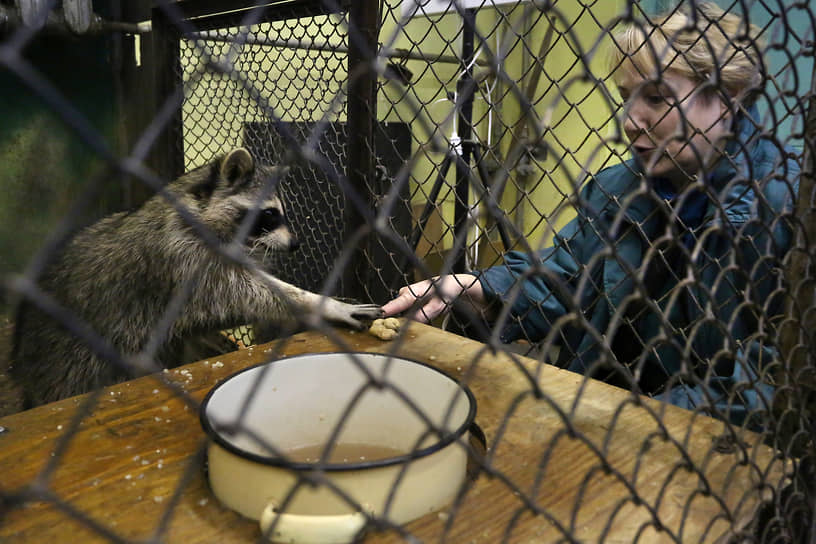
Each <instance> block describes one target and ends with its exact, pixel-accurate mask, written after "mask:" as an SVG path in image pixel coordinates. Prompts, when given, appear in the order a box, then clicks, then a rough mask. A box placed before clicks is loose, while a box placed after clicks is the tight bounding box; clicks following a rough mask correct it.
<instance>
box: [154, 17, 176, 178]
mask: <svg viewBox="0 0 816 544" xmlns="http://www.w3.org/2000/svg"><path fill="white" fill-rule="evenodd" d="M152 20H153V35H152V38H153V43H152V44H153V55H152V56H153V62H154V65H153V81H154V88H155V89H156V94H155V96H154V100H153V108H154V109H153V112H152V113H153V116H156V115H158V114H159V112H161V111H162V106H163V104H164V101H166V100H168V99H169V98H170V97H172V96H174V95H176V94H177V92H178V91H179V89H180V88H181V85H182V80H181V59H180V58H179V54H180V53H179V40H180V33H179V30H178V28H177V27H176V26H175V25H174V24H173V23H172V22H171V21H169V20H168V19H167V16H166V14H165V13H164V12H163V11H162V10H161V9H158V8H154V9H153V14H152ZM182 126H183V119H182V111H181V107H178V108H176V109H175V110H174V113H173V115H172V116H171V117H170V119H168V120H167V122H166V124H165V126H164V130H163V131H162V133H161V136H159V138H158V139H157V140H156V142H155V143H154V144H153V148H152V153H151V156H150V162H151V164H152V166H153V168H154V170H155V171H156V173H157V174H159V175H160V176H162V177H163V178H164V179H165V180H167V181H169V180H172V179H175V178H176V177H178V176H180V175H181V174H182V173H183V172H184V142H183V140H182Z"/></svg>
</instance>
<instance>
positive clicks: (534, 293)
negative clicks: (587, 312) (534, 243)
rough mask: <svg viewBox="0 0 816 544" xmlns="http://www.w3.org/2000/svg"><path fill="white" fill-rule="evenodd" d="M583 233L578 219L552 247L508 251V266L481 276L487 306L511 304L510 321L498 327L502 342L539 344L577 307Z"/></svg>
mask: <svg viewBox="0 0 816 544" xmlns="http://www.w3.org/2000/svg"><path fill="white" fill-rule="evenodd" d="M584 231H585V229H582V228H581V219H580V217H578V218H575V219H573V220H572V221H570V223H568V224H567V225H566V226H565V227H564V228H563V229H562V230H561V231H560V232H559V233H558V234H557V235H556V236H555V238H554V244H553V246H552V247H549V248H547V249H544V250H542V251H539V252H537V253H532V254H531V253H525V252H519V251H512V252H509V253H507V254H506V255H505V257H504V264H503V265H501V266H495V267H492V268H488V269H486V270H483V271H481V272H477V273H476V274H477V275H478V277H479V280H480V282H481V284H482V289H483V290H484V293H485V297H486V299H487V301H488V303H490V304H491V305H495V304H501V305H502V306H505V305H509V306H510V310H509V316H508V318H507V319H506V320H505V321H504V322H502V323H495V324H494V326H497V327H500V328H501V332H500V338H501V340H502V341H503V342H512V341H513V340H516V339H519V338H526V339H530V340H540V339H542V338H544V336H545V335H546V334H547V333H548V332H549V330H550V328H551V326H552V324H553V323H554V322H555V320H557V319H558V318H559V317H561V316H563V315H564V314H565V313H566V312H568V311H571V310H572V309H573V308H572V306H574V303H573V302H572V300H573V294H572V291H573V289H574V284H575V281H576V278H577V277H578V275H579V273H580V271H581V269H582V266H581V265H579V263H581V262H583V260H582V259H581V255H580V254H578V252H579V251H580V250H581V249H583V248H584V244H585V241H584V236H585V234H584Z"/></svg>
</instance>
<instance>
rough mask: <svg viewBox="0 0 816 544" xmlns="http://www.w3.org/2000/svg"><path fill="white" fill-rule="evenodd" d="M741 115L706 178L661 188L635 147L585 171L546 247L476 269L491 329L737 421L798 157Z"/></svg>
mask: <svg viewBox="0 0 816 544" xmlns="http://www.w3.org/2000/svg"><path fill="white" fill-rule="evenodd" d="M751 118H756V112H755V110H753V109H752V110H749V112H748V115H747V116H742V117H740V118H739V119H738V121H737V125H736V126H737V130H736V131H735V132H736V133H737V135H738V136H737V138H735V139H734V140H733V141H730V142H729V143H728V145H727V146H726V151H727V156H726V157H725V158H723V159H722V160H720V161H719V162H718V164H717V165H716V166H715V167H714V168H713V169H712V171H710V172H709V173H708V175H707V176H706V178H705V179H706V181H705V186H704V187H703V186H700V187H697V188H696V190H691V189H693V188H691V189H689V190H687V191H684V192H682V193H681V194H680V195H677V196H676V197H674V198H673V199H671V201H668V200H665V199H664V198H661V196H660V194H659V192H658V191H656V190H655V187H656V185H657V183H656V181H657V180H651V179H648V178H646V177H645V176H644V174H643V169H642V167H641V166H640V165H639V164H637V162H636V161H632V160H630V161H627V162H624V163H621V164H617V165H615V166H612V167H610V168H606V169H604V170H602V171H601V172H599V173H598V174H596V175H595V176H593V177H591V178H590V179H589V180H588V181H587V182H586V183H585V184H584V185H583V187H582V189H581V191H580V203H579V206H577V208H578V212H577V213H578V215H577V217H576V218H575V219H573V220H572V221H571V222H570V223H569V224H567V225H566V226H565V227H564V228H563V229H562V230H561V231H560V232H558V234H557V235H556V236H555V238H554V243H553V246H552V247H550V248H548V249H545V250H543V251H539V252H535V253H525V252H510V253H508V254H507V255H506V256H505V259H504V265H503V266H497V267H493V268H489V269H486V270H484V271H481V272H476V274H477V275H478V276H479V278H480V281H481V284H482V287H483V289H484V291H485V294H486V296H487V298H488V300H489V301H492V302H500V303H501V304H502V306H503V307H504V309H505V313H503V314H502V316H501V317H500V318H499V321H498V322H497V323H495V324H494V326H495V327H499V330H500V336H501V339H502V340H503V341H505V342H511V341H513V340H516V339H519V338H525V339H527V340H530V341H533V342H543V343H544V345H545V346H550V345H558V346H560V357H559V359H560V364H561V365H563V366H566V367H567V368H569V369H570V370H573V371H575V372H580V373H582V374H589V375H593V376H595V377H598V378H600V379H606V378H605V376H607V373H609V372H611V373H612V374H613V375H615V376H617V378H616V380H617V382H618V384H619V385H623V386H625V387H631V388H633V389H634V390H635V391H639V392H642V393H646V394H650V395H653V396H657V397H659V398H663V399H664V400H666V401H668V402H671V403H673V404H676V405H679V406H682V407H685V408H690V409H701V410H703V411H706V412H707V413H710V414H712V415H715V416H718V417H721V418H723V419H730V420H731V421H732V422H735V423H744V422H746V419H747V418H749V416H750V415H751V414H755V417H761V413H762V411H766V410H767V409H768V408H769V403H770V395H771V394H772V391H773V389H772V380H771V379H770V377H769V376H766V375H765V372H764V370H765V369H766V368H767V367H768V363H769V362H770V361H772V360H773V358H774V356H775V353H776V352H775V348H774V344H773V342H774V340H775V333H774V332H773V331H774V327H773V324H774V322H775V318H777V317H779V316H780V314H781V312H782V311H783V306H784V301H783V298H782V292H781V280H782V274H781V270H780V263H781V260H782V258H783V256H784V255H785V253H786V252H787V250H788V249H789V248H790V246H791V242H792V231H791V228H790V224H789V222H788V221H787V219H786V218H787V217H789V213H790V211H791V210H792V204H793V199H794V196H795V195H796V190H797V186H798V179H799V167H798V165H797V162H796V156H795V155H794V154H793V153H792V152H791V151H790V150H787V149H782V148H780V147H778V146H777V145H775V144H774V142H773V141H772V140H769V139H766V138H763V137H762V135H761V134H760V132H759V130H758V129H757V128H756V127H757V125H755V124H754V123H753V122H752V121H751V120H750V119H751ZM700 202H702V208H700V212H701V213H699V214H698V216H699V217H698V219H699V221H698V224H696V225H691V226H690V227H689V226H687V225H684V224H683V223H682V221H681V220H679V219H678V217H682V216H683V214H682V213H679V212H678V210H679V211H680V212H682V211H684V210H686V209H687V208H684V206H689V207H690V206H691V205H692V203H695V204H694V205H695V206H698V207H699V206H700V205H701V204H700ZM673 210H674V211H673ZM655 248H658V249H661V250H662V251H660V252H658V251H656V250H655ZM632 345H635V346H636V347H637V350H636V352H634V353H627V354H625V356H622V355H621V352H622V351H623V352H626V351H627V349H626V348H627V347H628V348H630V349H629V351H631V346H632ZM623 363H625V364H623ZM610 381H613V383H615V380H610ZM621 381H623V382H624V383H620V382H621ZM758 421H759V420H758V419H757V420H754V419H750V420H749V421H747V424H748V425H750V426H752V427H756V426H757V425H758V423H757V422H758Z"/></svg>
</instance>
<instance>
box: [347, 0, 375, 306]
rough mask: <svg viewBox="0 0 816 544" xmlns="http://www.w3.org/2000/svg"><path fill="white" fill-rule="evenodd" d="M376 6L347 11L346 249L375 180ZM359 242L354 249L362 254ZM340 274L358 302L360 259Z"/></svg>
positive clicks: (371, 2)
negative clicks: (347, 189)
mask: <svg viewBox="0 0 816 544" xmlns="http://www.w3.org/2000/svg"><path fill="white" fill-rule="evenodd" d="M380 1H381V0H359V1H357V2H352V3H351V4H350V7H349V37H348V42H349V48H348V77H349V85H348V105H347V115H348V123H347V130H348V135H349V141H348V145H347V149H348V166H347V168H346V174H347V177H348V185H349V191H348V194H347V195H346V203H345V211H344V227H345V233H344V241H345V242H346V245H348V243H349V242H350V241H351V238H352V237H353V236H354V235H355V234H356V233H357V232H358V231H359V229H360V228H361V227H363V225H364V224H365V218H364V217H363V214H362V211H361V210H360V209H358V207H357V204H360V203H363V204H365V205H367V206H370V205H371V203H370V202H369V197H370V193H371V189H370V184H369V182H370V181H373V180H374V177H375V164H376V161H375V158H376V157H375V149H374V128H375V125H376V122H377V73H376V70H375V69H374V59H375V58H376V54H377V40H378V37H379V27H380V20H379V17H380ZM364 247H365V245H364V241H363V240H360V243H359V244H358V245H357V246H356V248H355V249H354V251H355V253H362V249H363V248H364ZM348 262H349V266H346V270H345V273H344V275H343V286H342V287H343V294H344V295H345V296H350V297H354V298H358V299H362V298H363V297H364V294H363V293H364V289H365V286H364V284H365V283H366V281H365V278H366V277H367V275H368V272H367V268H368V267H366V265H365V263H366V260H365V259H364V258H356V256H355V257H354V258H352V259H351V260H350V261H348Z"/></svg>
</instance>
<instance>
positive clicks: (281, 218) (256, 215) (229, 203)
mask: <svg viewBox="0 0 816 544" xmlns="http://www.w3.org/2000/svg"><path fill="white" fill-rule="evenodd" d="M276 177H277V178H279V177H281V171H280V170H279V169H277V167H267V166H262V165H257V166H256V165H255V163H254V161H253V159H252V157H251V155H250V154H249V152H248V151H246V150H245V149H243V148H239V149H235V150H233V151H231V152H230V153H228V154H227V155H226V156H225V157H224V158H223V159H221V160H220V161H217V162H216V163H214V164H212V165H210V169H209V174H208V175H206V176H204V175H199V177H198V178H197V181H195V182H193V183H192V184H191V186H190V189H189V192H190V193H192V194H193V195H194V196H195V199H196V200H197V202H198V207H199V210H200V219H201V220H202V222H203V223H205V224H206V226H207V227H209V228H210V229H211V231H212V232H213V233H215V234H216V236H218V238H219V239H220V240H222V241H223V242H224V243H230V242H233V241H235V239H236V237H240V238H241V240H242V242H243V244H244V245H245V246H246V248H247V250H248V252H249V253H250V254H251V255H253V256H255V257H256V258H259V259H260V260H264V258H265V257H266V256H267V255H268V254H269V253H270V252H273V251H294V250H295V249H297V248H298V247H299V245H300V243H299V242H298V240H297V237H296V236H295V235H294V233H293V232H292V230H291V229H290V228H289V223H288V222H287V220H286V215H285V213H284V208H283V204H282V202H281V200H280V198H278V196H277V195H276V194H274V193H272V194H266V193H269V187H268V184H269V182H270V180H274V179H275V178H276Z"/></svg>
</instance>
